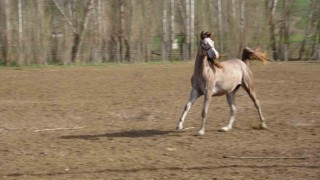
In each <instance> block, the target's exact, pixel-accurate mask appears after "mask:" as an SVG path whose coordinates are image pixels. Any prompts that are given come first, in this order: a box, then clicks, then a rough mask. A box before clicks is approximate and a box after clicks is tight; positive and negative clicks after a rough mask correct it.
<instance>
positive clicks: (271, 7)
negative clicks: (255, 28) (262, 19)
mask: <svg viewBox="0 0 320 180" xmlns="http://www.w3.org/2000/svg"><path fill="white" fill-rule="evenodd" d="M266 4H267V9H268V10H267V12H268V25H269V32H270V41H271V42H270V46H271V50H272V56H273V59H275V60H277V59H278V54H277V45H276V32H275V21H274V20H275V13H276V7H277V4H278V0H271V1H269V0H266Z"/></svg>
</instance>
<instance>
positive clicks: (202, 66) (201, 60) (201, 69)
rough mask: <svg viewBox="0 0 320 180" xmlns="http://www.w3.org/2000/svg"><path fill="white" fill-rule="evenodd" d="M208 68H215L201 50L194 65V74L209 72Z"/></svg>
mask: <svg viewBox="0 0 320 180" xmlns="http://www.w3.org/2000/svg"><path fill="white" fill-rule="evenodd" d="M208 70H213V69H212V68H211V67H210V65H209V63H208V61H207V60H206V57H205V56H204V55H203V53H202V52H201V51H200V50H199V51H198V53H197V57H196V61H195V65H194V74H203V73H207V71H208Z"/></svg>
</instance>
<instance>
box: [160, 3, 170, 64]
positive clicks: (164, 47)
mask: <svg viewBox="0 0 320 180" xmlns="http://www.w3.org/2000/svg"><path fill="white" fill-rule="evenodd" d="M167 8H168V2H167V0H163V10H162V11H163V15H162V48H161V56H162V60H167V43H168V42H167V41H168V40H167V39H168V38H167V37H168V31H167V27H168V25H167V24H168V23H167V12H168V10H167Z"/></svg>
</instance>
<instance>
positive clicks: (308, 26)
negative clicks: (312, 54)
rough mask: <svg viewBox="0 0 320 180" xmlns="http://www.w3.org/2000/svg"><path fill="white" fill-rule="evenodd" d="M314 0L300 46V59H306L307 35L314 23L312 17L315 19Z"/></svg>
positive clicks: (311, 3)
mask: <svg viewBox="0 0 320 180" xmlns="http://www.w3.org/2000/svg"><path fill="white" fill-rule="evenodd" d="M313 2H314V1H311V2H310V11H309V15H308V20H307V21H308V22H307V26H306V27H305V30H304V35H303V40H302V42H301V46H300V50H299V57H298V60H302V59H304V58H303V55H304V53H305V50H306V49H305V45H306V40H307V37H308V35H309V33H310V28H311V23H312V19H313V11H314V9H313V6H314V4H313Z"/></svg>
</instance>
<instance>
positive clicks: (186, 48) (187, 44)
mask: <svg viewBox="0 0 320 180" xmlns="http://www.w3.org/2000/svg"><path fill="white" fill-rule="evenodd" d="M185 29H186V35H185V36H186V41H185V43H184V47H183V54H184V57H183V59H190V0H186V18H185Z"/></svg>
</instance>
